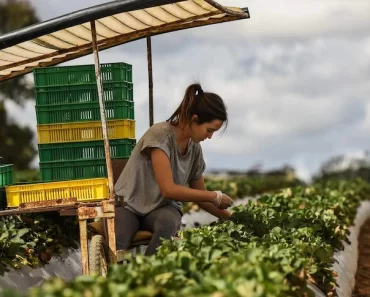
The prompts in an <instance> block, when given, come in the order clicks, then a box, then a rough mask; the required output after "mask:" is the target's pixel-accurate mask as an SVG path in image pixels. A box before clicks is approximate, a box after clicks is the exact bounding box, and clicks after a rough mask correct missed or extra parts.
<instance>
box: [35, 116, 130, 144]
mask: <svg viewBox="0 0 370 297" xmlns="http://www.w3.org/2000/svg"><path fill="white" fill-rule="evenodd" d="M107 130H108V138H109V139H125V138H131V139H135V120H115V121H107ZM37 138H38V143H39V144H44V143H64V142H80V141H93V140H102V139H103V132H102V127H101V122H100V121H94V122H81V123H68V124H52V125H48V124H47V125H37Z"/></svg>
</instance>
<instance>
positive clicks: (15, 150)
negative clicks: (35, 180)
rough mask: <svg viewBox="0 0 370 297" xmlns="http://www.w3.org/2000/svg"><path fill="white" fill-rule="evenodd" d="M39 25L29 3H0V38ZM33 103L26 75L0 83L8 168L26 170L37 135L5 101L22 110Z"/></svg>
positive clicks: (0, 124) (1, 150)
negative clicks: (20, 122) (18, 119)
mask: <svg viewBox="0 0 370 297" xmlns="http://www.w3.org/2000/svg"><path fill="white" fill-rule="evenodd" d="M37 22H39V20H38V18H37V16H36V13H35V10H34V8H33V7H32V6H31V4H30V3H29V2H28V1H26V0H0V35H1V34H4V33H7V32H10V31H14V30H17V29H20V28H23V27H27V26H29V25H32V24H35V23H37ZM30 99H33V85H32V84H31V83H29V82H28V81H27V79H26V75H23V76H20V77H15V78H13V79H10V80H8V81H5V82H1V83H0V156H2V157H3V161H4V163H5V164H14V166H15V168H16V169H27V168H29V165H30V163H31V162H32V160H33V158H34V157H35V155H36V149H35V148H34V146H33V144H32V141H33V139H34V133H33V132H32V130H31V129H30V128H28V127H25V128H23V127H20V126H19V125H17V123H16V122H15V121H14V120H12V119H11V118H10V117H9V116H8V114H7V112H6V109H5V106H6V105H5V102H6V100H13V101H14V102H16V103H17V104H18V105H19V106H22V107H23V104H24V102H25V100H30Z"/></svg>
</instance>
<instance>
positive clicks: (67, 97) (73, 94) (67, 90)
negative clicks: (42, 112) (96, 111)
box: [35, 82, 134, 106]
mask: <svg viewBox="0 0 370 297" xmlns="http://www.w3.org/2000/svg"><path fill="white" fill-rule="evenodd" d="M35 97H36V106H38V105H55V104H71V103H94V102H99V97H98V88H97V86H96V84H93V83H92V84H84V85H66V86H52V87H35ZM103 99H104V102H109V101H133V100H134V91H133V84H132V83H127V82H114V83H104V84H103Z"/></svg>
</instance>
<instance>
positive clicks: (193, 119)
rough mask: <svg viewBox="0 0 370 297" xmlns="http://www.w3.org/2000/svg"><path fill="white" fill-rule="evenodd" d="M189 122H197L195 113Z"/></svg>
mask: <svg viewBox="0 0 370 297" xmlns="http://www.w3.org/2000/svg"><path fill="white" fill-rule="evenodd" d="M191 122H192V123H193V122H195V123H197V122H198V116H197V115H196V114H194V115H193V116H192V117H191Z"/></svg>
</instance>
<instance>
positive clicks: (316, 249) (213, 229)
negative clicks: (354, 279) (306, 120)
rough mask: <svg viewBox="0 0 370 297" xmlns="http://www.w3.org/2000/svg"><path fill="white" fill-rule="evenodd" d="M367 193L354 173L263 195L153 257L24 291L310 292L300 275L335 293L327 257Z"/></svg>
mask: <svg viewBox="0 0 370 297" xmlns="http://www.w3.org/2000/svg"><path fill="white" fill-rule="evenodd" d="M369 193H370V185H369V184H367V183H365V182H363V181H361V180H355V181H351V182H348V181H347V182H344V181H341V182H340V181H337V182H326V183H325V184H324V183H317V184H314V185H311V186H309V187H301V186H299V187H294V188H287V189H284V190H280V191H278V192H276V193H273V194H272V193H271V194H264V195H263V196H261V197H260V199H258V200H256V201H254V202H249V203H247V204H246V205H241V206H237V207H235V208H234V209H233V215H232V216H231V218H230V219H228V220H219V221H216V222H214V223H212V224H210V225H206V226H202V227H199V228H193V229H186V230H182V231H181V232H180V240H165V241H163V244H162V245H161V247H160V248H159V250H158V253H157V254H156V255H155V256H151V257H145V256H136V257H135V258H132V257H131V256H130V255H129V254H128V255H127V259H128V261H129V262H128V264H125V265H112V266H110V267H109V272H108V275H107V277H106V278H102V277H97V276H81V277H78V278H76V279H75V280H74V281H72V282H68V283H66V282H64V281H63V280H61V279H59V278H54V279H50V280H47V281H45V283H44V284H43V285H42V286H41V287H40V288H33V289H32V290H30V291H29V292H28V293H27V294H26V296H28V297H41V296H49V297H59V296H66V297H67V296H72V297H73V296H89V297H90V296H91V297H101V296H128V297H139V296H140V297H149V296H157V297H175V296H184V297H190V296H201V297H205V296H209V297H229V296H230V297H231V296H233V297H234V296H236V297H238V296H239V297H244V296H248V297H249V296H253V297H254V296H256V297H283V296H313V293H312V292H311V291H310V290H309V288H308V287H307V282H308V281H310V282H312V283H314V284H315V285H316V286H317V287H319V288H320V289H321V290H322V291H323V292H324V293H325V294H326V295H327V296H336V292H335V287H336V285H337V284H336V274H335V272H334V271H333V268H332V266H333V263H334V257H333V256H334V253H335V252H336V251H339V250H341V249H343V244H342V242H343V241H345V240H348V239H347V236H348V228H349V226H350V225H351V224H352V223H353V220H354V218H355V216H356V212H357V207H358V206H359V203H360V202H361V201H362V200H364V199H367V198H368V195H369ZM10 233H11V234H12V236H13V237H14V236H15V238H26V236H27V234H30V231H28V232H26V233H25V231H23V233H24V235H22V234H21V235H22V236H19V235H17V233H12V232H10ZM10 233H9V234H10ZM22 245H23V243H22V244H21V246H22ZM35 248H36V247H35ZM9 296H10V295H9ZM14 296H15V295H14ZM6 297H7V296H6Z"/></svg>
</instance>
